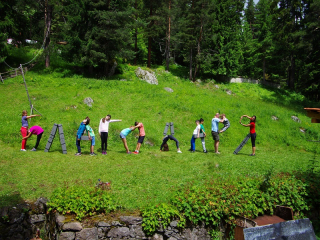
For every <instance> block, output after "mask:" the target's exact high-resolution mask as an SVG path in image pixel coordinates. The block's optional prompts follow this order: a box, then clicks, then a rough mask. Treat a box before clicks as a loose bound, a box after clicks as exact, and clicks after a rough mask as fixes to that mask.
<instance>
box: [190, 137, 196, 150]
mask: <svg viewBox="0 0 320 240" xmlns="http://www.w3.org/2000/svg"><path fill="white" fill-rule="evenodd" d="M194 150H196V139H195V138H194V137H193V135H192V138H191V151H194Z"/></svg>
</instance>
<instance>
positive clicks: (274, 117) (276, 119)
mask: <svg viewBox="0 0 320 240" xmlns="http://www.w3.org/2000/svg"><path fill="white" fill-rule="evenodd" d="M271 119H272V120H273V121H278V120H279V118H278V117H276V116H271Z"/></svg>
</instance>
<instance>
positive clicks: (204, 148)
mask: <svg viewBox="0 0 320 240" xmlns="http://www.w3.org/2000/svg"><path fill="white" fill-rule="evenodd" d="M203 122H204V120H203V118H200V133H203V137H201V143H202V148H203V152H204V153H208V152H207V149H206V143H205V141H204V138H205V136H206V132H205V131H204V127H203Z"/></svg>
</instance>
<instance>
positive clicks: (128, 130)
mask: <svg viewBox="0 0 320 240" xmlns="http://www.w3.org/2000/svg"><path fill="white" fill-rule="evenodd" d="M137 127H138V126H131V127H129V128H125V129H123V130H122V131H121V132H120V138H121V140H122V142H123V146H124V148H125V149H126V151H127V153H128V154H131V153H132V152H130V151H129V148H128V144H127V139H126V137H127V136H128V135H129V133H131V132H132V131H133V130H135V129H136V128H137Z"/></svg>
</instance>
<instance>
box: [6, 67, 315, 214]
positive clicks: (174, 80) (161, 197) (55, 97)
mask: <svg viewBox="0 0 320 240" xmlns="http://www.w3.org/2000/svg"><path fill="white" fill-rule="evenodd" d="M133 70H134V67H132V66H127V68H126V69H125V70H124V72H123V73H122V75H118V76H115V77H114V78H113V79H109V80H97V79H87V78H82V77H81V76H77V75H75V76H73V77H72V78H62V77H61V74H60V73H57V72H52V73H49V74H39V73H36V72H28V73H27V74H26V80H27V83H28V90H29V93H30V96H31V99H32V102H33V104H34V106H35V108H36V109H37V110H38V111H39V112H41V113H42V115H43V116H42V117H39V118H33V119H32V120H31V122H29V126H32V125H40V126H41V127H43V128H44V130H45V132H44V134H43V138H42V140H41V142H40V146H39V149H38V151H37V152H31V151H27V152H20V151H19V150H20V144H21V134H20V126H21V112H22V110H24V109H26V110H28V111H30V109H29V103H28V99H27V96H26V92H25V89H24V85H23V80H22V77H17V78H14V79H10V80H6V81H5V83H4V84H1V85H0V101H1V102H2V103H4V104H3V105H2V111H1V115H0V127H1V129H2V131H1V132H0V154H1V155H0V156H1V157H0V166H1V167H0V204H1V205H2V206H4V205H10V204H14V203H16V202H18V201H20V200H31V201H32V200H35V199H37V198H38V197H40V196H44V197H50V194H51V193H52V191H53V190H54V189H55V188H57V187H62V186H74V185H76V186H88V187H89V186H94V185H95V183H96V182H97V180H98V179H101V180H102V181H109V182H111V186H112V193H113V194H114V195H115V196H116V197H117V199H118V202H119V204H120V205H122V206H123V207H125V208H127V209H137V208H142V207H144V206H146V205H148V204H156V203H161V202H166V201H168V200H169V199H170V197H171V196H172V193H173V191H175V190H176V188H177V187H178V186H181V185H185V184H188V183H190V182H202V181H205V180H207V179H210V178H220V177H221V176H228V177H230V178H236V177H237V176H243V175H247V176H261V175H264V174H265V173H266V172H267V171H268V170H270V169H272V171H273V172H274V173H277V172H293V171H295V170H306V169H307V168H308V166H309V165H310V160H312V159H314V160H316V165H315V168H316V169H319V162H317V160H319V154H320V150H319V143H316V142H308V141H307V140H318V139H320V125H319V124H318V125H317V124H311V123H310V122H311V120H310V119H309V118H308V117H306V114H305V112H304V110H303V107H312V106H311V105H312V104H314V103H306V100H305V99H304V98H303V97H302V96H300V95H297V94H293V93H290V92H286V91H284V90H270V89H266V88H263V87H261V86H258V85H253V84H218V86H219V88H217V87H216V86H215V84H216V83H214V82H213V81H210V80H208V81H206V82H202V83H190V82H189V81H188V80H185V79H183V78H180V75H179V74H173V73H174V72H177V73H178V72H179V71H180V70H179V69H178V67H176V68H175V69H173V71H172V72H173V73H165V72H164V69H163V68H162V67H159V68H157V69H155V71H156V73H157V77H158V80H159V85H149V84H147V83H145V82H142V81H140V80H138V79H137V78H136V77H135V75H134V73H133ZM181 71H182V70H181ZM122 78H125V79H127V81H119V79H122ZM164 87H170V88H172V89H173V91H174V92H173V93H169V92H167V91H165V90H164ZM227 89H228V90H231V91H232V92H233V94H232V95H228V94H227V93H226V90H227ZM86 97H91V98H92V99H93V100H94V103H93V106H92V107H88V106H87V105H85V104H84V103H83V100H84V98H86ZM305 104H309V105H308V106H305ZM216 112H221V113H225V114H226V115H227V118H228V119H229V120H230V122H231V127H230V128H229V129H228V130H227V132H225V133H223V134H221V141H220V151H221V155H216V154H214V153H213V140H212V138H211V137H210V136H209V137H207V138H206V146H207V148H208V150H209V153H208V154H205V153H203V152H202V147H201V143H200V140H197V141H196V149H197V151H196V152H195V153H190V152H189V151H188V149H189V148H190V139H191V136H192V132H193V130H194V128H195V123H194V121H195V120H196V119H199V118H200V117H202V118H204V119H205V124H204V126H205V129H206V131H207V132H208V133H209V132H210V129H211V119H212V118H213V116H214V115H215V113H216ZM106 114H111V115H112V118H113V119H122V122H118V123H111V124H110V129H109V140H108V155H106V156H104V155H101V154H100V150H99V149H100V139H99V137H98V136H97V137H96V138H97V141H96V147H95V152H97V153H98V156H90V155H89V143H88V142H85V141H83V142H82V149H83V153H84V154H83V155H82V156H81V157H76V156H74V153H75V152H76V146H75V134H76V131H77V128H78V127H79V124H80V122H81V121H82V119H84V118H85V117H86V116H89V117H90V118H91V124H90V126H91V127H92V128H93V129H94V131H95V133H96V135H98V125H99V121H100V119H101V118H102V117H104V116H105V115H106ZM243 114H247V115H256V116H257V124H256V125H257V127H256V130H257V154H256V156H255V157H249V156H248V155H249V154H250V153H251V146H250V145H251V144H250V143H248V144H247V145H246V146H245V147H244V148H243V149H242V151H241V152H240V153H239V154H238V155H234V154H233V151H234V149H235V148H236V147H237V146H238V144H240V142H241V141H242V139H243V138H244V137H245V136H246V134H247V133H248V131H249V129H248V128H245V127H242V126H241V125H240V124H239V123H238V122H239V118H240V116H241V115H243ZM272 115H275V116H277V117H278V118H279V120H278V121H273V120H271V116H272ZM292 115H296V116H298V117H299V118H300V120H301V123H297V122H294V121H293V120H292V119H291V116H292ZM135 121H142V122H143V124H144V126H145V130H146V139H145V143H144V144H143V145H142V147H141V153H140V154H139V155H133V154H132V155H128V154H126V153H125V149H124V147H123V145H122V142H121V140H120V138H119V133H120V131H121V130H122V129H124V128H127V127H129V126H131V125H133V123H134V122H135ZM166 122H174V125H175V137H176V138H177V139H178V140H179V141H180V145H181V150H182V152H183V153H182V154H178V153H176V149H175V145H174V142H172V141H169V142H168V143H169V147H170V151H169V152H160V151H159V146H160V144H161V142H162V137H163V135H162V132H163V129H164V126H165V123H166ZM54 123H60V124H62V125H63V128H64V133H65V138H66V143H67V150H68V154H62V153H61V148H60V146H59V140H58V138H56V139H55V141H54V143H53V146H52V148H51V150H50V152H49V153H45V152H44V151H43V150H44V147H45V145H46V142H47V140H48V137H49V134H50V131H51V128H52V126H53V124H54ZM300 129H303V130H304V131H305V132H304V133H303V132H301V131H300ZM137 134H138V132H137V130H136V131H135V132H134V133H133V134H131V135H129V136H128V138H127V140H128V145H129V148H130V150H134V149H135V145H136V141H137ZM35 140H36V139H35V137H34V136H33V137H32V138H31V139H28V143H27V147H28V149H29V150H30V149H31V148H32V147H33V145H34V144H35Z"/></svg>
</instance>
